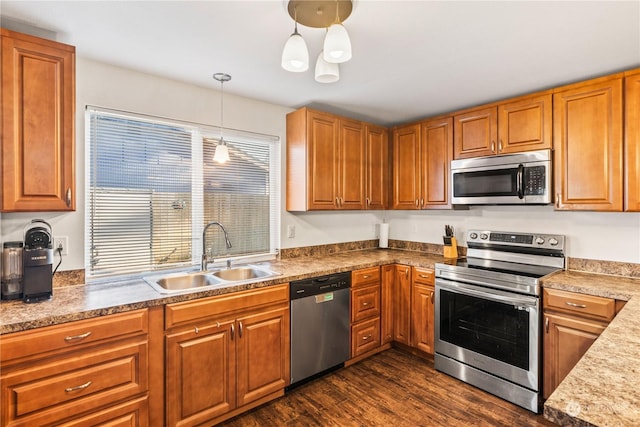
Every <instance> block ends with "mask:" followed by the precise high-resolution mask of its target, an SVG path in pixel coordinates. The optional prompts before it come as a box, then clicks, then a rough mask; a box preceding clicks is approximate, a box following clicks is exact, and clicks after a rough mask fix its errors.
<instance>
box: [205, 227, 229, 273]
mask: <svg viewBox="0 0 640 427" xmlns="http://www.w3.org/2000/svg"><path fill="white" fill-rule="evenodd" d="M212 225H217V226H218V227H220V229H221V230H222V232H223V233H224V241H225V244H226V245H227V249H231V241H230V240H229V235H228V234H227V230H225V229H224V226H223V225H222V224H220V223H219V222H218V221H212V222H210V223H209V224H207V225H205V226H204V230H202V262H201V263H200V270H201V271H205V270H206V269H207V264H209V259H208V257H207V230H208V229H209V227H211V226H212ZM230 264H231V263H230V261H227V265H230Z"/></svg>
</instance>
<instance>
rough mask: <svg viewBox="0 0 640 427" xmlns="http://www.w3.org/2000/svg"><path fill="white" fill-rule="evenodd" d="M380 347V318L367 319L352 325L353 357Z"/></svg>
mask: <svg viewBox="0 0 640 427" xmlns="http://www.w3.org/2000/svg"><path fill="white" fill-rule="evenodd" d="M378 347H380V318H379V317H376V318H374V319H370V320H365V321H364V322H358V323H356V324H354V325H353V326H351V357H352V358H353V357H357V356H360V355H361V354H364V353H366V352H368V351H371V350H374V349H376V348H378Z"/></svg>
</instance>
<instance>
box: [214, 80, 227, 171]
mask: <svg viewBox="0 0 640 427" xmlns="http://www.w3.org/2000/svg"><path fill="white" fill-rule="evenodd" d="M213 78H214V79H216V80H217V81H219V82H220V142H218V145H216V151H215V153H214V154H213V160H215V161H216V162H218V163H225V162H227V161H228V160H229V148H228V147H227V143H226V142H224V135H223V132H224V82H228V81H229V80H231V76H230V75H229V74H225V73H215V74H214V75H213Z"/></svg>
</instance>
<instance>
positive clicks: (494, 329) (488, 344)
mask: <svg viewBox="0 0 640 427" xmlns="http://www.w3.org/2000/svg"><path fill="white" fill-rule="evenodd" d="M440 339H441V340H443V341H447V342H449V343H451V344H454V345H457V346H459V347H463V348H466V349H468V350H471V351H474V352H476V353H480V354H482V355H485V356H487V357H490V358H492V359H496V360H499V361H501V362H504V363H508V364H509V365H512V366H517V367H518V368H522V369H524V370H529V312H528V311H525V310H518V309H517V308H516V307H514V306H512V305H510V304H504V303H498V302H493V301H488V300H485V299H482V298H478V297H473V296H469V295H462V294H458V293H455V292H450V291H447V290H444V289H441V290H440Z"/></svg>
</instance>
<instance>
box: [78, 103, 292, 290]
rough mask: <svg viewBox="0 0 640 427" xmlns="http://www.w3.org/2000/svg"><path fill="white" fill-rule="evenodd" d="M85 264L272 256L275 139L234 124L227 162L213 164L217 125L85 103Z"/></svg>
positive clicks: (132, 266) (99, 269)
mask: <svg viewBox="0 0 640 427" xmlns="http://www.w3.org/2000/svg"><path fill="white" fill-rule="evenodd" d="M86 122H87V125H86V129H87V141H88V143H89V149H88V150H87V163H86V164H87V167H88V174H87V186H86V188H87V198H86V200H87V209H86V212H87V218H86V224H87V230H86V240H87V242H86V245H85V246H86V268H87V275H88V276H89V277H92V278H97V277H103V276H112V275H118V274H120V275H124V274H137V273H146V272H150V271H156V270H160V269H176V268H184V267H190V266H192V265H196V264H199V263H200V256H201V254H202V230H203V228H204V226H205V224H207V223H208V222H210V221H218V222H220V223H222V224H224V226H225V228H226V230H227V232H228V234H229V239H230V240H231V243H232V245H233V247H232V248H231V249H227V247H226V245H225V244H224V238H223V236H222V233H221V232H220V230H219V229H218V228H217V227H211V228H209V231H208V232H207V252H208V254H209V255H213V256H217V257H224V258H225V259H226V258H228V257H238V256H247V255H255V256H264V255H266V254H274V253H275V252H276V250H277V247H278V244H279V235H280V232H279V224H280V217H279V216H280V184H279V179H280V157H279V153H280V148H279V144H278V142H279V141H278V138H277V137H270V136H265V135H258V134H252V133H248V132H239V131H228V130H226V129H225V142H226V143H227V146H228V147H229V156H230V160H229V162H227V163H225V164H219V163H216V162H214V161H213V152H214V150H215V147H216V145H217V143H218V137H217V136H216V133H217V134H219V129H216V128H211V127H206V126H202V125H195V124H191V123H184V122H179V121H175V122H173V123H172V122H170V121H168V120H161V119H155V118H150V117H147V116H141V115H136V114H131V113H122V112H116V111H112V110H104V109H98V108H93V107H89V108H87V113H86Z"/></svg>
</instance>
